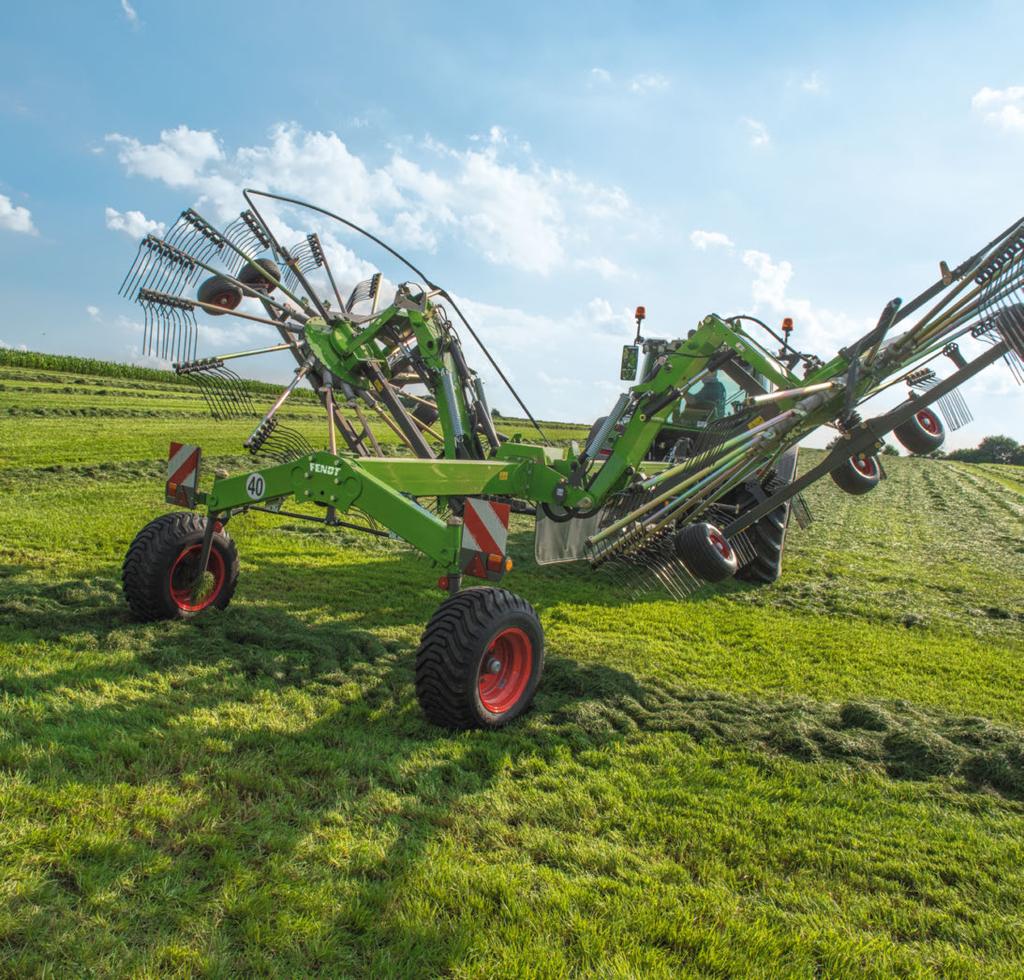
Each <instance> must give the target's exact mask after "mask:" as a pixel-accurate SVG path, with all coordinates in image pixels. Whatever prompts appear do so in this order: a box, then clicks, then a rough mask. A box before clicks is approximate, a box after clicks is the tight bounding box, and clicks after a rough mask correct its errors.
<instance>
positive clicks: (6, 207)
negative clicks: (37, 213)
mask: <svg viewBox="0 0 1024 980" xmlns="http://www.w3.org/2000/svg"><path fill="white" fill-rule="evenodd" d="M0 228H6V229H7V230H8V231H20V232H22V233H23V234H26V235H35V234H38V232H37V231H36V227H35V225H34V224H32V212H31V211H29V209H28V208H23V207H21V206H19V205H16V204H12V203H11V199H10V198H9V197H5V196H4V195H3V194H0Z"/></svg>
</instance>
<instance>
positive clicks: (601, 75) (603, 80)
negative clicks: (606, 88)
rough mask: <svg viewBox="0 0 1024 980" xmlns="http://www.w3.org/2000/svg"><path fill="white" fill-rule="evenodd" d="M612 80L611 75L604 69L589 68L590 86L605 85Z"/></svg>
mask: <svg viewBox="0 0 1024 980" xmlns="http://www.w3.org/2000/svg"><path fill="white" fill-rule="evenodd" d="M611 80H612V73H611V72H610V71H608V70H607V69H605V68H591V69H590V81H591V84H597V85H607V84H608V83H609V82H610V81H611Z"/></svg>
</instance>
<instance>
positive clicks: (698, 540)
mask: <svg viewBox="0 0 1024 980" xmlns="http://www.w3.org/2000/svg"><path fill="white" fill-rule="evenodd" d="M674 543H675V549H676V554H677V555H678V556H679V557H680V558H682V560H683V563H684V564H685V565H686V567H687V568H688V569H689V570H690V571H691V572H693V574H694V575H696V576H697V578H702V579H704V581H705V582H721V581H724V580H725V579H727V578H732V576H734V575H735V574H736V570H737V568H738V567H739V559H738V558H737V557H736V552H735V550H734V549H733V547H732V545H730V544H729V542H728V541H726V539H725V536H724V535H723V534H722V532H721V531H720V530H719V529H718V528H717V527H715V526H714V524H689V525H687V526H686V527H684V528H682V529H681V530H679V531H677V532H676V536H675V542H674Z"/></svg>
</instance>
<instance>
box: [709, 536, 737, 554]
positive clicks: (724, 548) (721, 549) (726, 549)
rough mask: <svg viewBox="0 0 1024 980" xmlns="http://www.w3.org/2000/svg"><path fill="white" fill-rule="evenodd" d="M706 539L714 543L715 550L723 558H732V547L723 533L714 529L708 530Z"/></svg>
mask: <svg viewBox="0 0 1024 980" xmlns="http://www.w3.org/2000/svg"><path fill="white" fill-rule="evenodd" d="M708 541H710V542H711V543H712V544H713V545H714V547H715V550H716V551H717V552H718V553H719V554H720V555H721V556H722V557H723V558H732V548H731V547H730V545H729V542H728V541H726V540H725V535H723V534H722V533H721V532H719V531H715V530H711V531H708Z"/></svg>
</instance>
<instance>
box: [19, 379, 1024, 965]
mask: <svg viewBox="0 0 1024 980" xmlns="http://www.w3.org/2000/svg"><path fill="white" fill-rule="evenodd" d="M40 375H45V376H46V377H45V378H44V379H40ZM0 385H2V387H0V689H2V693H0V973H3V974H7V975H11V976H24V975H29V974H44V973H46V974H47V975H69V974H82V973H92V974H97V975H123V974H126V973H134V974H136V975H153V976H156V975H161V976H162V975H166V974H168V973H175V972H177V973H183V974H195V973H202V974H211V975H224V976H226V975H239V974H249V973H261V974H277V975H287V976H295V975H300V974H305V973H310V972H313V971H321V972H324V973H329V974H333V975H346V974H347V975H360V976H374V977H379V976H413V975H431V974H443V975H450V976H456V977H463V976H512V975H517V976H518V975H531V976H534V975H535V976H564V975H566V974H570V973H576V972H585V973H593V974H595V975H601V976H636V975H645V976H646V975H651V976H659V975H661V976H682V975H719V976H724V975H738V976H740V975H742V976H750V975H763V976H780V975H796V976H821V975H826V976H842V975H850V976H853V975H857V976H860V975H876V976H890V975H893V974H902V975H924V974H943V975H977V976H996V975H1002V976H1007V975H1020V974H1021V973H1022V972H1024V938H1022V937H1024V912H1022V908H1024V690H1022V686H1021V683H1020V677H1021V673H1022V666H1024V472H1022V471H1021V470H1014V469H1013V468H1005V467H1004V468H999V469H995V468H992V467H984V466H971V465H967V464H951V463H946V462H940V461H931V460H907V459H893V460H889V459H888V458H887V460H886V465H887V467H888V470H889V479H888V480H887V481H886V482H885V483H883V484H882V486H881V487H880V488H879V489H878V490H876V491H875V492H874V493H872V494H871V495H869V496H868V497H867V498H859V499H854V498H849V497H846V496H844V495H843V494H841V493H840V492H839V491H838V490H836V489H835V488H834V487H833V486H832V485H831V484H830V483H829V484H827V485H826V484H819V485H817V486H815V487H814V488H812V490H811V491H810V493H809V499H810V505H811V508H812V511H813V512H814V514H815V516H816V518H817V519H816V521H815V523H813V524H812V525H811V526H810V527H809V528H808V529H806V530H803V531H801V530H799V529H796V528H794V529H793V531H792V533H791V538H790V548H789V551H788V554H787V568H786V571H785V573H784V576H783V578H782V579H781V580H780V581H779V582H778V583H777V584H776V585H774V586H771V587H768V588H762V589H752V588H749V587H746V586H741V585H739V584H734V585H731V586H729V587H727V588H723V589H719V590H718V591H712V590H710V589H708V590H704V591H702V592H701V593H698V594H697V595H696V596H695V597H694V598H693V599H692V600H690V601H688V602H686V603H676V602H672V601H669V600H666V599H661V598H658V597H651V598H649V599H647V600H644V601H641V602H631V601H629V600H628V599H627V598H626V597H625V596H624V595H623V594H622V593H621V592H619V591H618V590H616V588H615V586H614V583H610V582H608V581H606V580H604V579H603V578H602V577H601V576H592V575H590V574H589V573H588V572H587V571H586V570H585V569H576V568H570V569H565V568H561V569H552V568H545V569H541V568H538V567H536V566H535V565H534V564H533V562H532V560H531V554H532V544H531V538H530V535H529V533H528V532H529V526H528V524H526V523H525V522H524V523H521V524H520V525H519V526H518V527H517V528H516V533H515V535H514V549H513V555H514V557H515V558H516V561H517V569H516V571H515V572H514V573H513V575H512V577H511V580H510V582H509V585H510V586H511V587H512V588H514V589H515V590H516V591H518V592H521V593H522V594H523V595H524V596H526V597H527V598H528V599H530V601H532V602H533V603H534V604H535V605H536V606H537V608H538V610H539V612H540V614H541V617H542V620H543V622H544V626H545V629H546V631H547V638H548V663H547V668H546V674H545V678H544V681H543V683H542V685H541V690H540V693H539V695H538V697H537V701H536V707H535V709H534V710H533V711H532V712H531V713H530V714H529V715H528V716H527V717H526V718H524V719H523V720H522V721H521V722H520V723H518V724H516V725H514V726H513V727H511V728H509V729H507V730H505V731H503V732H500V733H480V732H473V733H467V734H462V735H458V736H452V735H450V734H447V733H445V732H442V731H440V730H438V729H435V728H433V727H431V726H430V725H428V724H427V723H426V722H425V721H424V720H423V718H422V716H421V715H420V713H419V710H418V707H417V705H416V701H415V697H414V694H413V689H412V655H413V652H414V650H415V647H416V643H417V639H418V636H419V633H420V631H421V629H422V626H423V624H424V623H425V622H426V620H427V619H428V618H429V616H430V614H431V612H432V611H433V608H434V607H435V605H436V603H437V602H438V599H439V595H438V593H437V591H436V590H435V589H433V588H432V585H431V583H432V582H433V579H434V577H435V576H434V573H432V572H431V570H430V568H429V566H428V564H427V563H426V562H425V561H424V560H422V559H420V558H419V557H417V556H416V555H415V553H413V552H412V551H411V550H409V549H407V548H404V547H402V546H399V545H395V544H392V543H390V542H384V543H376V542H373V541H370V542H369V543H367V542H366V541H364V540H362V539H357V538H356V537H355V536H353V535H351V534H348V533H344V532H342V533H324V532H321V531H320V530H319V529H316V528H315V526H313V525H303V524H299V523H297V522H296V523H283V524H282V523H280V522H273V521H272V520H271V519H270V518H269V517H265V516H263V515H251V516H249V517H247V518H244V519H239V520H237V521H236V522H235V523H233V524H232V525H231V532H232V534H233V536H234V537H235V538H236V540H237V542H238V545H239V549H240V552H241V556H242V578H241V582H240V586H239V590H238V593H237V595H236V598H235V600H234V602H233V603H232V605H231V607H230V609H228V610H227V611H226V612H224V613H215V614H210V615H207V616H205V617H203V618H201V619H199V620H197V621H195V622H194V623H191V624H170V625H169V624H156V625H147V626H142V625H138V624H136V623H134V622H132V621H131V619H130V618H129V616H128V612H127V608H126V606H125V604H124V603H123V601H122V599H121V597H120V590H119V572H120V562H121V558H122V556H123V554H124V551H125V549H126V548H127V546H128V544H129V542H130V540H131V539H132V537H133V536H134V534H135V532H136V531H137V530H138V529H139V528H140V527H141V526H142V525H143V524H145V523H146V522H147V521H148V520H150V519H151V518H152V517H154V516H156V515H157V514H159V513H161V512H163V511H164V510H165V509H166V508H164V506H163V505H162V503H161V499H162V485H161V483H162V469H163V462H162V461H163V459H164V458H165V454H166V445H167V442H168V441H169V440H170V439H171V438H173V437H178V438H181V437H185V438H188V439H190V440H195V441H200V442H202V444H203V445H204V447H206V449H207V452H208V453H209V454H210V455H211V456H222V457H227V458H228V462H229V463H232V464H233V465H235V466H239V465H243V464H242V462H241V460H240V458H236V457H235V454H237V452H238V444H239V441H240V432H241V430H240V429H238V428H237V427H234V428H233V427H232V426H230V425H222V424H218V423H212V422H209V421H204V420H203V417H202V415H201V414H200V413H201V406H200V405H199V403H198V401H197V400H196V399H194V398H192V397H191V396H190V395H189V394H188V391H187V389H182V388H181V386H180V385H179V386H165V387H163V388H161V386H160V385H159V383H157V382H154V381H137V380H135V381H133V380H130V379H113V378H92V377H77V376H73V375H66V374H56V373H54V372H47V371H42V372H40V371H33V370H28V369H25V368H13V367H7V368H0ZM167 396H173V397H171V398H168V397H167ZM301 415H302V409H301V407H300V409H299V410H298V411H297V413H296V416H297V417H296V422H297V423H298V424H301V425H308V426H309V427H310V432H311V434H313V435H315V428H316V426H317V423H316V421H315V420H314V419H313V417H312V416H311V415H310V417H309V418H308V419H302V418H299V417H298V416H301ZM577 431H578V430H577ZM558 435H559V436H560V437H561V438H572V437H576V438H578V435H574V431H573V430H570V429H566V430H564V431H560V432H559V433H558ZM812 456H813V454H807V458H812ZM207 471H208V472H209V468H208V470H207ZM311 528H313V529H312V530H311Z"/></svg>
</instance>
